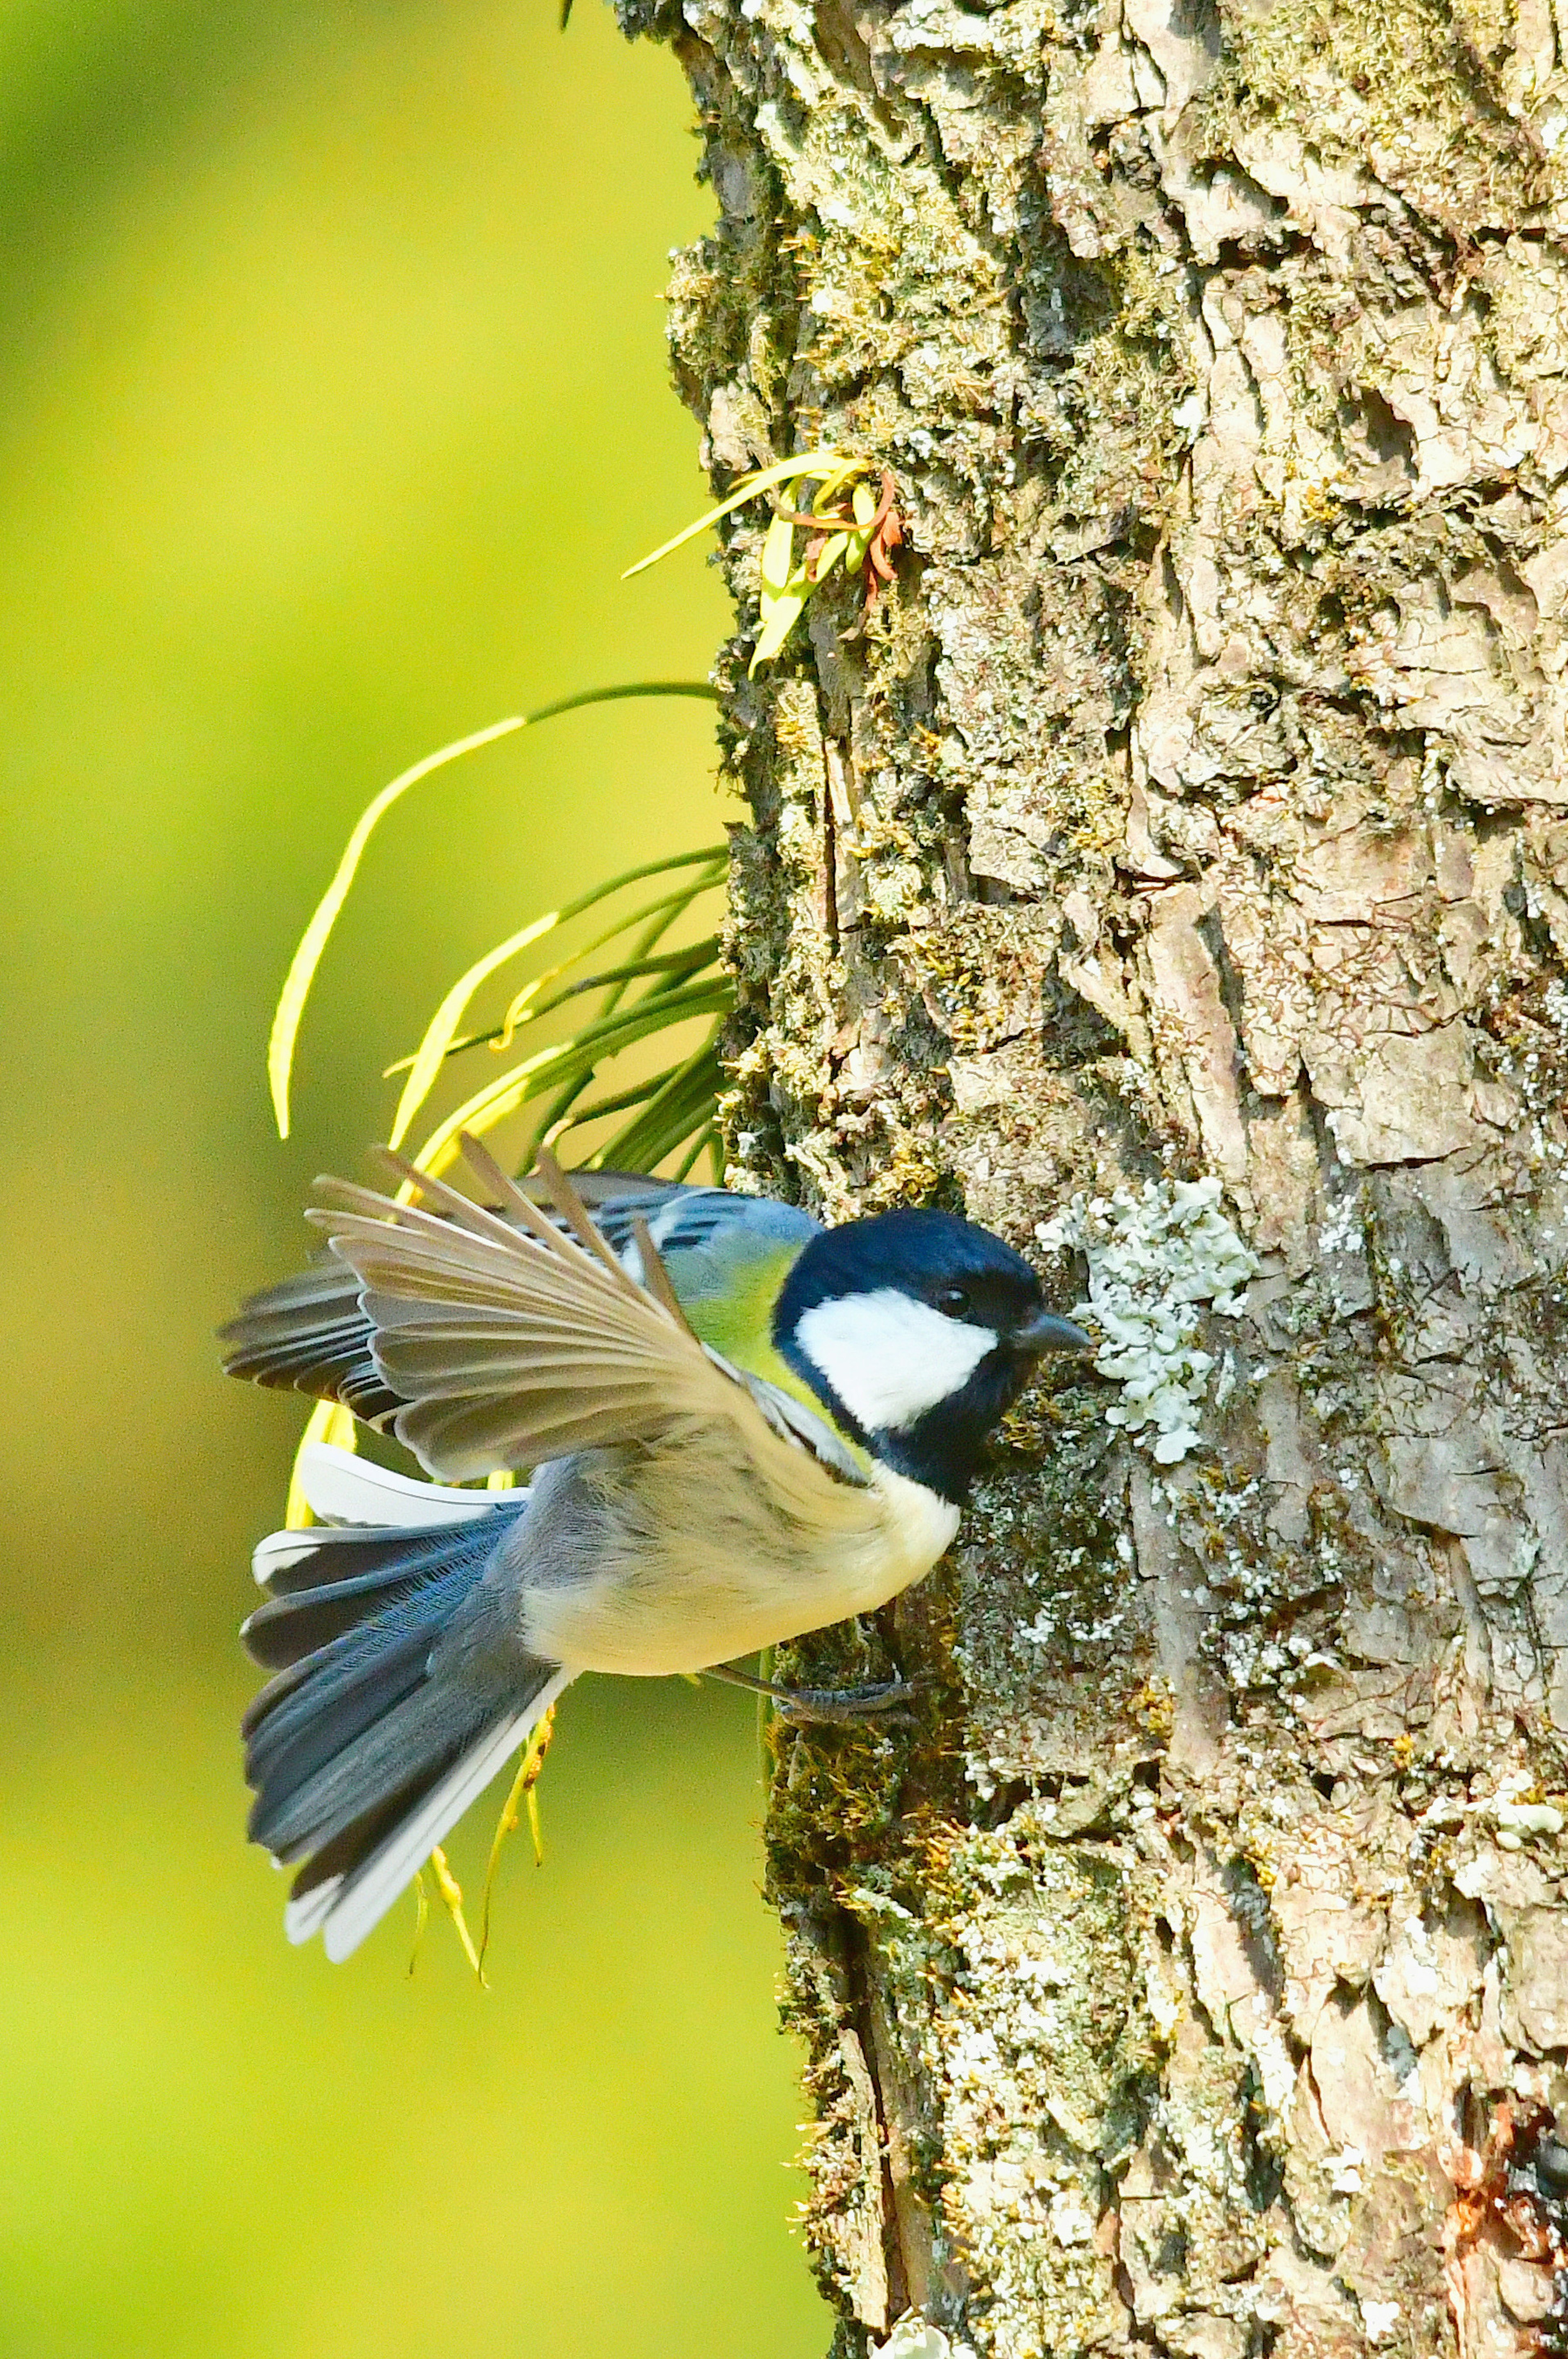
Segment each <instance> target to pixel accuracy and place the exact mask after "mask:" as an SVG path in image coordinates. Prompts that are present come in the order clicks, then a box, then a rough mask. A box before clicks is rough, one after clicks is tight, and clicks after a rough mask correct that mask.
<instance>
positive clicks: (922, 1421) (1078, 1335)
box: [773, 1212, 1090, 1503]
mask: <svg viewBox="0 0 1568 2359" xmlns="http://www.w3.org/2000/svg"><path fill="white" fill-rule="evenodd" d="M1089 1341H1090V1339H1089V1337H1088V1336H1087V1335H1086V1334H1085V1333H1084V1331H1083V1329H1082V1328H1081V1327H1075V1326H1074V1324H1073V1322H1072V1321H1071V1320H1070V1319H1059V1318H1057V1317H1055V1316H1054V1313H1052V1312H1051V1311H1049V1310H1046V1308H1045V1303H1044V1297H1043V1296H1042V1294H1041V1290H1040V1280H1039V1279H1038V1277H1036V1276H1035V1274H1034V1272H1033V1270H1032V1269H1031V1268H1030V1266H1029V1264H1028V1263H1027V1262H1026V1261H1025V1260H1024V1259H1023V1257H1022V1255H1021V1254H1016V1253H1014V1251H1013V1250H1012V1247H1011V1245H1004V1244H1003V1243H1002V1241H1001V1239H1000V1237H993V1236H992V1235H991V1234H990V1232H989V1230H988V1229H978V1228H976V1227H975V1226H974V1225H973V1224H972V1223H970V1222H968V1221H961V1220H959V1219H957V1217H956V1215H954V1214H953V1213H951V1212H882V1213H880V1214H878V1215H877V1216H876V1217H875V1218H873V1219H871V1220H868V1221H851V1222H849V1223H847V1224H846V1225H845V1226H844V1227H843V1228H839V1229H827V1230H825V1231H824V1232H823V1233H822V1234H820V1235H818V1236H816V1237H814V1238H813V1239H812V1241H811V1243H810V1244H809V1245H807V1246H806V1250H805V1252H804V1253H803V1254H802V1255H801V1256H800V1257H799V1259H798V1260H797V1261H796V1262H795V1266H794V1267H793V1268H792V1269H791V1271H790V1274H789V1277H788V1278H787V1279H786V1281H785V1283H784V1288H783V1290H782V1292H781V1293H780V1295H779V1299H778V1302H777V1304H776V1306H775V1308H774V1311H773V1343H774V1345H775V1347H776V1349H777V1350H778V1352H779V1353H781V1355H782V1356H783V1358H784V1359H785V1360H786V1361H787V1362H788V1363H789V1364H790V1366H791V1367H792V1368H793V1369H794V1370H795V1374H796V1375H798V1376H800V1377H801V1378H802V1379H803V1380H804V1381H805V1382H806V1384H807V1385H809V1386H810V1387H811V1389H812V1391H813V1392H814V1393H815V1394H816V1397H817V1398H818V1399H819V1400H820V1401H821V1402H822V1403H823V1405H824V1406H825V1407H826V1408H827V1410H828V1412H829V1414H830V1415H831V1416H833V1417H834V1418H835V1419H837V1420H838V1424H839V1425H840V1426H842V1427H843V1428H844V1430H846V1431H847V1432H849V1433H850V1434H852V1435H853V1436H854V1438H855V1439H856V1440H858V1441H860V1442H861V1443H863V1444H864V1446H865V1447H866V1448H867V1449H868V1450H870V1451H871V1454H872V1456H873V1457H875V1458H878V1459H880V1460H881V1461H882V1462H883V1463H884V1464H886V1465H889V1466H891V1467H892V1468H893V1469H894V1471H895V1472H896V1473H900V1474H903V1475H906V1476H907V1477H908V1478H909V1479H910V1480H911V1481H913V1482H916V1483H923V1484H925V1485H926V1486H927V1488H928V1489H930V1490H933V1491H936V1492H939V1493H940V1494H941V1495H942V1497H943V1498H945V1499H951V1500H953V1501H954V1502H955V1503H957V1501H960V1500H961V1499H962V1498H963V1496H964V1495H965V1493H966V1492H967V1491H968V1486H969V1484H970V1483H971V1482H972V1481H973V1479H974V1476H975V1473H976V1470H977V1468H978V1466H979V1458H980V1452H981V1450H982V1448H983V1446H984V1443H985V1440H986V1437H987V1436H988V1434H989V1433H990V1431H991V1430H992V1429H993V1428H994V1427H995V1426H996V1424H997V1423H998V1421H999V1419H1000V1418H1001V1416H1002V1415H1003V1413H1004V1411H1005V1410H1007V1409H1008V1408H1010V1407H1011V1404H1012V1402H1013V1401H1014V1400H1016V1399H1017V1397H1018V1395H1019V1394H1020V1393H1021V1392H1022V1389H1023V1387H1024V1386H1025V1385H1026V1384H1027V1383H1028V1382H1029V1379H1030V1377H1031V1376H1032V1375H1033V1372H1034V1367H1035V1364H1036V1362H1037V1361H1038V1360H1039V1358H1040V1356H1041V1354H1042V1353H1045V1352H1054V1351H1082V1350H1084V1349H1085V1348H1086V1347H1087V1345H1088V1344H1089Z"/></svg>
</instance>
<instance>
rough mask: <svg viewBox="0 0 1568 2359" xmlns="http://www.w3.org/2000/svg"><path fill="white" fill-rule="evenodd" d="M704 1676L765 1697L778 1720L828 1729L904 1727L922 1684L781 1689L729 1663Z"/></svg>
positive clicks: (717, 1665) (897, 1682)
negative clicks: (877, 1723)
mask: <svg viewBox="0 0 1568 2359" xmlns="http://www.w3.org/2000/svg"><path fill="white" fill-rule="evenodd" d="M704 1676H705V1677H706V1678H708V1679H710V1680H724V1682H725V1683H726V1685H727V1686H730V1687H736V1688H745V1689H746V1690H748V1692H749V1693H751V1694H752V1695H762V1696H766V1697H767V1698H768V1699H769V1701H771V1702H772V1703H773V1704H774V1705H775V1706H776V1707H777V1709H778V1712H779V1713H780V1715H781V1717H782V1718H784V1720H788V1721H793V1722H795V1723H796V1724H797V1725H804V1724H806V1723H810V1722H812V1721H816V1722H818V1723H822V1724H823V1725H825V1726H827V1727H829V1728H860V1727H863V1726H864V1725H865V1723H867V1722H868V1721H873V1720H880V1721H881V1722H883V1723H885V1724H887V1725H889V1726H892V1727H895V1728H896V1727H900V1726H904V1727H907V1726H908V1724H909V1722H910V1719H911V1713H910V1711H909V1706H910V1705H911V1704H912V1703H913V1701H914V1698H915V1697H916V1696H917V1695H918V1694H919V1693H920V1691H921V1690H922V1688H923V1687H924V1686H925V1680H922V1679H919V1678H916V1679H913V1680H876V1681H874V1682H873V1683H872V1684H871V1686H868V1687H861V1688H781V1687H775V1686H774V1684H773V1680H760V1679H758V1678H756V1677H755V1675H754V1674H753V1673H752V1672H751V1671H741V1670H737V1669H736V1668H735V1666H734V1664H733V1663H711V1664H709V1666H708V1670H707V1672H706V1673H705V1674H704Z"/></svg>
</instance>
